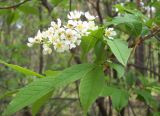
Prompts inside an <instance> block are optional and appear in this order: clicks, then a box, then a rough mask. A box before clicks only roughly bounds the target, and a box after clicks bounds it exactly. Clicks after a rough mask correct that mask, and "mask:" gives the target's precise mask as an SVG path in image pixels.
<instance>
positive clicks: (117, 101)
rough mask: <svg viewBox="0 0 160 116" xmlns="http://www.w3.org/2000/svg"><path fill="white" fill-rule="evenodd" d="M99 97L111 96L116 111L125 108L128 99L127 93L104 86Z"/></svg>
mask: <svg viewBox="0 0 160 116" xmlns="http://www.w3.org/2000/svg"><path fill="white" fill-rule="evenodd" d="M101 96H111V99H112V104H113V107H114V108H115V109H116V110H117V111H120V110H121V109H122V108H123V107H125V106H126V105H127V103H128V99H129V94H128V93H127V91H125V90H121V89H119V88H116V87H112V86H104V87H103V90H102V92H101Z"/></svg>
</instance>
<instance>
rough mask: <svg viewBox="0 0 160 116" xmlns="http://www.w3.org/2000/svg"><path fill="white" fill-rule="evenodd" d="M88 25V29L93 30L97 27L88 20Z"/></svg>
mask: <svg viewBox="0 0 160 116" xmlns="http://www.w3.org/2000/svg"><path fill="white" fill-rule="evenodd" d="M88 27H89V29H90V30H93V31H94V30H97V29H98V26H96V24H95V22H94V21H89V22H88Z"/></svg>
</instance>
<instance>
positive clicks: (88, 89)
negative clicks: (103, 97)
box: [79, 66, 105, 114]
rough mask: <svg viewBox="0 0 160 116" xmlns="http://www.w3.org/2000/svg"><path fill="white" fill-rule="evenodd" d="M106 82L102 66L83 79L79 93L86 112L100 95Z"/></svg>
mask: <svg viewBox="0 0 160 116" xmlns="http://www.w3.org/2000/svg"><path fill="white" fill-rule="evenodd" d="M104 82H105V79H104V73H103V70H102V67H101V66H98V67H96V68H94V69H93V70H91V71H90V72H88V73H87V74H86V75H85V76H84V77H83V78H82V79H81V81H80V88H79V95H80V101H81V104H82V107H83V109H84V112H85V114H86V113H87V111H88V109H89V107H90V106H91V104H92V103H93V102H94V101H95V100H96V98H97V97H98V96H99V95H100V93H101V91H102V89H103V86H104Z"/></svg>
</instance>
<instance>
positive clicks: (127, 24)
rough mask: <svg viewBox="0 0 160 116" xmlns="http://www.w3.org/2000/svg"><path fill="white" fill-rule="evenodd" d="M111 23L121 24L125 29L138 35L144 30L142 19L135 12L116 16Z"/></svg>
mask: <svg viewBox="0 0 160 116" xmlns="http://www.w3.org/2000/svg"><path fill="white" fill-rule="evenodd" d="M110 24H114V25H116V26H119V28H120V29H122V30H123V31H125V32H127V33H129V34H132V35H135V36H138V35H140V34H141V31H142V21H141V19H140V18H139V17H137V16H135V14H125V15H124V16H117V17H115V18H114V19H113V20H112V22H110Z"/></svg>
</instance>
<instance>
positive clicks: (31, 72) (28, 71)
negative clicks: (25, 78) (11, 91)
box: [0, 60, 44, 78]
mask: <svg viewBox="0 0 160 116" xmlns="http://www.w3.org/2000/svg"><path fill="white" fill-rule="evenodd" d="M0 63H1V64H4V65H6V66H8V67H10V68H12V69H14V70H16V71H18V72H21V73H23V74H25V75H31V76H37V77H39V78H43V77H44V76H42V75H40V74H38V73H36V72H33V71H31V70H29V69H26V68H23V67H20V66H18V65H14V64H8V63H6V62H4V61H2V60H0Z"/></svg>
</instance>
